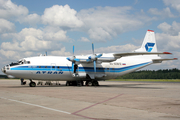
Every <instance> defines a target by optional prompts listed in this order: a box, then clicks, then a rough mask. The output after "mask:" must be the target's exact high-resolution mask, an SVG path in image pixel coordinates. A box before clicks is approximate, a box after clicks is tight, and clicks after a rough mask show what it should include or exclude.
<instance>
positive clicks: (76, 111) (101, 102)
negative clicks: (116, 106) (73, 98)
mask: <svg viewBox="0 0 180 120" xmlns="http://www.w3.org/2000/svg"><path fill="white" fill-rule="evenodd" d="M122 95H123V94H120V95H117V96H115V97H112V98H109V99H107V100H104V101H101V102H98V103H95V104H93V105H91V106H88V107H86V108H83V109H81V110H78V111H76V112H73V113H72V114H75V115H76V114H77V113H79V112H81V111H84V110H87V109H89V108H91V107H93V106H96V105H98V104H101V103H104V102H107V101H109V100H112V99H115V98H117V97H119V96H122Z"/></svg>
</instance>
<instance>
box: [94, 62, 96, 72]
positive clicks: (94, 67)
mask: <svg viewBox="0 0 180 120" xmlns="http://www.w3.org/2000/svg"><path fill="white" fill-rule="evenodd" d="M94 73H96V61H95V60H94Z"/></svg>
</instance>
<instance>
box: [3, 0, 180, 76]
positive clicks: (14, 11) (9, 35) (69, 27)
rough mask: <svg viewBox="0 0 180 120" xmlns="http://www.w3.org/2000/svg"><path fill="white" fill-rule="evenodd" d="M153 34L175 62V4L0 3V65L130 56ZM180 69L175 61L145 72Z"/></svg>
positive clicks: (179, 46) (178, 38) (102, 0)
mask: <svg viewBox="0 0 180 120" xmlns="http://www.w3.org/2000/svg"><path fill="white" fill-rule="evenodd" d="M148 29H150V30H154V31H155V36H156V40H157V47H158V51H162V52H165V51H167V52H172V53H173V55H169V56H162V57H164V58H165V57H168V58H169V57H172V58H180V0H126V1H125V0H88V1H87V0H0V60H1V63H0V67H1V68H2V67H3V66H4V65H6V64H9V63H11V62H15V61H18V60H19V59H21V58H25V57H31V56H37V55H40V54H45V51H47V52H48V55H56V56H64V55H66V56H68V55H72V46H73V45H75V54H89V53H91V44H92V42H93V43H94V46H95V52H98V53H104V52H116V53H117V52H131V51H133V50H135V49H137V48H139V47H140V46H141V44H142V41H143V39H144V36H145V33H146V31H147V30H148ZM171 68H178V69H180V63H179V60H177V61H168V62H163V63H162V64H157V65H152V66H150V67H146V68H145V69H155V70H157V69H171ZM0 74H2V72H1V73H0Z"/></svg>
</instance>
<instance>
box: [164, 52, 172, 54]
mask: <svg viewBox="0 0 180 120" xmlns="http://www.w3.org/2000/svg"><path fill="white" fill-rule="evenodd" d="M163 54H172V53H170V52H163Z"/></svg>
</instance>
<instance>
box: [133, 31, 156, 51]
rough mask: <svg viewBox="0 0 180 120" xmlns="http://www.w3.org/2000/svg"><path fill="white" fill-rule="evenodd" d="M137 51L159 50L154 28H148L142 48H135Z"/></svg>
mask: <svg viewBox="0 0 180 120" xmlns="http://www.w3.org/2000/svg"><path fill="white" fill-rule="evenodd" d="M135 52H157V46H156V39H155V34H154V31H153V30H148V31H147V32H146V35H145V38H144V41H143V43H142V46H141V48H139V49H137V50H135Z"/></svg>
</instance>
